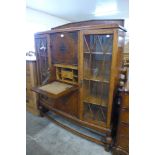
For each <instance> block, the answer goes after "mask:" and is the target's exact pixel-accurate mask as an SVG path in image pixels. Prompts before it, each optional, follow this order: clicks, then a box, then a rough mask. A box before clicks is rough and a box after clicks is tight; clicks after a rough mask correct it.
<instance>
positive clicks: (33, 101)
mask: <svg viewBox="0 0 155 155" xmlns="http://www.w3.org/2000/svg"><path fill="white" fill-rule="evenodd" d="M36 82H37V81H36V62H35V61H26V109H27V110H28V111H30V112H32V113H33V114H37V115H38V114H39V111H38V109H37V96H36V93H34V92H32V91H31V88H32V87H34V86H36Z"/></svg>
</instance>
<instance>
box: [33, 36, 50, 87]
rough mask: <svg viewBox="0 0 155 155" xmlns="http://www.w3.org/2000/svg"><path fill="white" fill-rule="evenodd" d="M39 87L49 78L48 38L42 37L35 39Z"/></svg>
mask: <svg viewBox="0 0 155 155" xmlns="http://www.w3.org/2000/svg"><path fill="white" fill-rule="evenodd" d="M35 46H36V57H37V71H38V85H42V84H43V83H44V81H46V78H47V77H48V68H49V63H48V41H47V36H46V35H42V36H39V37H37V38H35Z"/></svg>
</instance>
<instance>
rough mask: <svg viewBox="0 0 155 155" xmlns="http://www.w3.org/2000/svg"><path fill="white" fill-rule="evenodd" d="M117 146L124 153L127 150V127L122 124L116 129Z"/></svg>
mask: <svg viewBox="0 0 155 155" xmlns="http://www.w3.org/2000/svg"><path fill="white" fill-rule="evenodd" d="M117 145H118V146H119V147H122V148H124V149H125V150H126V151H128V149H129V127H128V126H126V125H124V124H122V123H121V124H120V125H119V128H118V136H117Z"/></svg>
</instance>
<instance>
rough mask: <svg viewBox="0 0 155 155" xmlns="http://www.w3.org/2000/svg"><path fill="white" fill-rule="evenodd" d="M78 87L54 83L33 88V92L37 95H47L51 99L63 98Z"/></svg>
mask: <svg viewBox="0 0 155 155" xmlns="http://www.w3.org/2000/svg"><path fill="white" fill-rule="evenodd" d="M77 89H78V87H77V86H75V85H71V84H67V83H63V82H59V81H54V82H52V83H49V84H46V85H43V86H40V87H36V88H32V90H33V91H35V92H36V93H39V94H42V95H46V96H48V97H51V98H55V99H56V98H59V97H62V96H65V95H67V94H69V93H70V92H72V91H75V90H77Z"/></svg>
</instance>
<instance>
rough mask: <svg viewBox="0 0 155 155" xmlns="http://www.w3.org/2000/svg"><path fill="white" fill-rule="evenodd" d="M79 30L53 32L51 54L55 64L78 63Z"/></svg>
mask: <svg viewBox="0 0 155 155" xmlns="http://www.w3.org/2000/svg"><path fill="white" fill-rule="evenodd" d="M77 41H78V34H77V32H76V31H75V32H68V33H67V32H63V33H62V32H60V33H54V34H51V50H52V51H51V55H52V63H53V64H68V65H77V63H78V58H77V53H78V44H77Z"/></svg>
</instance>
